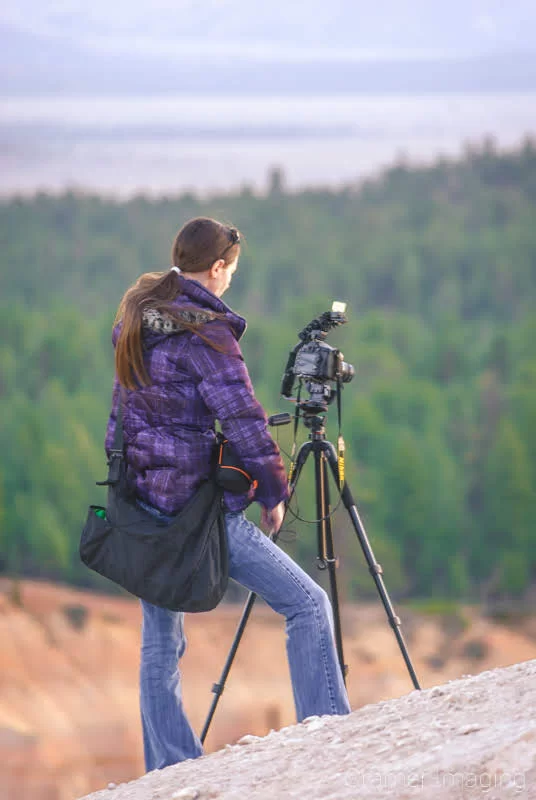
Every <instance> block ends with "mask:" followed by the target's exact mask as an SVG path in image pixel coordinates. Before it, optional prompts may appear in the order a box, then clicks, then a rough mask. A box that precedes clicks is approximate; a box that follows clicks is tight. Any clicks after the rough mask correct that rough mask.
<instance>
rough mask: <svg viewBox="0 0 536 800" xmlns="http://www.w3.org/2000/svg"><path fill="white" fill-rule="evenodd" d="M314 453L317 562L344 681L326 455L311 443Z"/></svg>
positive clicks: (344, 670)
mask: <svg viewBox="0 0 536 800" xmlns="http://www.w3.org/2000/svg"><path fill="white" fill-rule="evenodd" d="M313 449H314V454H315V480H316V518H317V520H318V522H317V528H318V557H319V563H321V562H322V561H323V562H324V565H325V568H327V570H328V576H329V589H330V596H331V605H332V608H333V623H334V629H335V645H336V647H337V656H338V659H339V665H340V668H341V672H342V676H343V679H344V681H345V683H346V673H347V671H348V670H347V667H346V664H345V663H344V653H343V647H342V629H341V615H340V610H339V593H338V589H337V576H336V569H337V563H336V558H335V552H334V547H333V531H332V528H331V517H330V513H331V509H330V506H329V485H328V470H327V463H326V456H325V454H324V450H323V449H321V448H320V447H317V446H315V445H313Z"/></svg>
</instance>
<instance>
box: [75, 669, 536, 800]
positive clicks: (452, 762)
mask: <svg viewBox="0 0 536 800" xmlns="http://www.w3.org/2000/svg"><path fill="white" fill-rule="evenodd" d="M535 711H536V660H533V661H527V662H524V663H521V664H516V665H513V666H511V667H506V668H503V669H496V670H493V671H486V672H483V673H481V674H480V675H477V676H475V677H467V678H462V679H459V680H454V681H449V682H448V683H446V684H444V685H442V686H438V687H435V688H431V689H427V690H423V691H421V692H419V691H413V692H411V693H410V694H407V695H405V696H403V697H400V698H398V699H395V700H389V701H385V702H381V703H376V704H375V705H368V706H365V707H364V708H361V709H359V710H358V711H354V712H353V713H352V714H350V715H349V716H347V717H320V718H319V717H314V718H312V719H311V720H310V721H308V722H305V723H302V724H301V725H293V726H290V727H287V728H284V729H282V730H281V731H279V732H271V733H270V734H268V735H267V736H265V737H263V738H258V737H253V736H245V737H243V739H242V740H241V741H242V744H237V745H234V746H228V747H227V748H225V749H224V750H221V751H219V752H217V753H213V754H212V755H208V756H205V757H203V758H200V759H197V760H195V761H188V762H184V763H183V764H177V765H175V766H172V767H168V768H167V769H164V770H155V771H154V772H151V773H148V774H147V775H145V776H143V777H142V778H140V779H139V780H138V781H133V782H131V783H128V784H122V785H120V786H118V787H113V786H111V787H110V788H108V789H105V790H103V791H99V792H95V793H93V794H91V795H87V796H86V797H87V798H91V800H180V799H181V798H182V799H183V800H187V799H189V800H193V798H199V800H209V798H210V799H211V800H238V798H247V799H248V800H279V799H280V798H300V800H301V798H307V800H317V798H318V800H320V798H321V799H322V800H350V799H351V800H356V799H357V798H360V799H361V798H374V799H375V800H376V799H377V798H379V797H381V798H398V799H399V800H406V799H407V800H409V799H410V798H420V799H424V798H426V800H428V798H434V800H444V799H445V798H457V799H460V800H462V799H463V800H473V798H483V797H485V798H488V800H510V798H520V799H521V798H523V800H525V798H527V799H530V800H532V799H533V798H536V715H535Z"/></svg>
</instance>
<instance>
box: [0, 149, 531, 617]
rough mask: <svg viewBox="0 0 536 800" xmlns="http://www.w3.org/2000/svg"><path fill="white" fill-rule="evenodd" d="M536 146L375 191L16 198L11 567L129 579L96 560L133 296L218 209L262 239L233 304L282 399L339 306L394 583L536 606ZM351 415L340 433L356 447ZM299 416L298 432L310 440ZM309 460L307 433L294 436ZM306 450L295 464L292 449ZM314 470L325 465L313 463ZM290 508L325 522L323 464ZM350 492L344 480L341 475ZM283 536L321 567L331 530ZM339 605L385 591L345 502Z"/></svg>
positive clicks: (7, 373) (1, 498) (8, 431)
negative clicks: (95, 531)
mask: <svg viewBox="0 0 536 800" xmlns="http://www.w3.org/2000/svg"><path fill="white" fill-rule="evenodd" d="M535 211H536V144H535V143H534V142H531V141H530V140H527V141H525V142H524V143H522V144H521V145H520V146H519V147H518V148H517V149H516V150H514V151H510V152H498V151H497V150H496V148H495V147H494V145H493V142H490V141H488V142H485V143H484V144H482V145H481V146H479V147H474V148H471V149H467V150H466V151H465V153H464V155H463V157H460V158H459V159H456V160H447V159H441V160H438V161H437V162H436V163H434V164H433V165H432V166H427V167H414V166H408V165H407V164H405V163H403V162H400V163H398V164H396V165H395V166H393V167H392V168H390V169H387V170H386V171H385V172H384V173H382V174H381V176H379V177H377V178H374V179H370V180H369V181H367V182H365V183H360V184H359V185H358V184H355V185H351V184H349V185H347V186H344V187H341V188H338V189H331V190H328V189H320V188H319V189H310V190H307V191H299V192H289V191H287V190H286V189H285V182H284V176H283V175H281V174H280V173H279V172H277V171H274V172H273V174H272V175H271V182H270V188H269V190H268V191H267V192H265V193H263V194H259V193H256V192H254V191H252V190H251V189H249V188H248V187H244V188H243V189H242V190H240V191H237V192H235V193H232V194H227V195H224V196H223V195H221V196H214V197H211V198H208V199H207V198H201V197H198V196H196V195H194V194H183V195H181V196H177V197H169V198H160V199H151V198H149V197H144V196H139V197H135V198H133V199H131V200H129V201H122V202H120V201H118V200H114V199H111V198H105V197H98V196H90V195H86V194H83V193H76V192H67V193H64V194H62V195H61V196H49V195H46V194H38V195H36V196H35V197H32V198H9V199H6V200H3V201H2V203H1V205H0V240H1V248H0V253H1V270H0V305H1V313H0V330H1V336H0V420H1V422H0V537H1V545H0V574H3V575H7V576H33V577H40V578H50V579H53V580H61V581H63V582H67V583H70V584H73V585H78V586H86V587H93V588H95V589H99V590H110V591H113V586H112V585H111V584H109V583H108V582H106V581H104V579H100V578H99V576H97V575H94V574H93V573H91V572H89V571H88V570H87V568H85V567H84V566H83V564H82V563H81V562H80V559H79V556H78V542H79V537H80V532H81V527H82V524H83V520H84V518H85V514H86V511H87V505H88V503H90V502H95V503H98V502H101V503H102V502H104V500H105V494H104V490H103V489H101V488H98V487H96V486H95V481H96V480H103V479H104V477H105V473H106V465H105V456H104V450H103V440H104V430H105V426H106V422H107V417H108V413H109V404H110V398H111V387H112V378H113V349H112V345H111V328H112V322H113V319H114V316H115V312H116V309H117V305H118V303H119V301H120V299H121V297H122V295H123V293H124V291H125V290H126V289H127V288H128V286H130V285H131V284H132V283H133V282H134V280H135V279H136V278H137V277H138V276H139V275H140V274H141V273H142V272H148V271H154V270H164V269H167V268H168V266H169V264H170V256H169V253H170V248H171V243H172V240H173V238H174V236H175V234H176V232H177V230H178V229H179V228H180V227H181V226H182V224H183V223H184V222H185V221H186V220H188V219H189V218H191V217H193V216H197V215H206V216H213V217H216V218H218V219H221V220H223V221H226V222H229V223H232V224H233V225H236V226H237V227H238V228H239V229H240V230H241V232H242V233H243V234H244V237H245V240H246V242H245V245H244V247H243V250H242V256H241V259H240V266H239V270H238V272H237V274H236V277H235V278H234V280H233V285H232V288H231V289H230V290H229V292H228V293H227V294H226V295H225V300H226V302H228V303H229V305H231V306H232V307H233V308H234V309H235V310H236V311H238V312H239V313H241V314H243V315H244V316H246V317H247V319H248V330H247V332H246V334H245V336H244V338H243V340H242V347H243V352H244V356H245V359H246V362H247V364H248V366H249V370H250V374H251V377H252V380H253V383H254V386H255V389H256V394H257V396H258V397H259V399H260V400H261V402H262V403H263V404H264V406H265V408H266V410H267V412H268V413H269V414H273V413H276V412H281V411H290V412H292V411H293V407H292V406H291V404H290V403H289V402H288V400H285V399H284V398H281V397H280V385H281V377H282V374H283V370H284V367H285V364H286V361H287V357H288V353H289V350H290V349H291V348H292V347H293V346H294V345H295V344H296V342H297V341H298V337H297V334H298V331H300V330H301V329H302V328H303V327H304V326H305V325H306V324H307V323H308V322H309V321H310V320H311V319H312V318H313V317H316V316H318V315H319V314H321V313H322V312H323V311H326V310H328V309H329V308H330V307H331V303H332V301H333V300H342V301H345V302H346V303H347V304H348V311H347V316H348V322H347V324H345V325H341V326H340V327H338V328H337V329H336V330H334V331H332V332H331V333H330V334H329V336H328V340H327V341H328V342H329V344H331V345H332V346H334V347H337V348H340V349H341V350H342V352H343V353H344V358H345V360H346V361H348V362H350V363H351V364H353V365H354V367H355V370H356V375H355V377H354V379H353V380H352V381H351V382H350V383H348V384H346V385H345V387H344V391H343V395H342V401H343V402H342V405H343V433H344V437H345V441H346V476H347V479H348V482H349V485H350V487H351V490H352V494H353V495H354V497H355V499H356V502H357V505H358V508H359V512H360V514H361V517H362V519H363V521H364V523H365V527H366V530H367V533H368V536H369V539H370V543H371V546H372V548H373V550H374V553H375V555H376V557H377V559H378V561H380V563H381V564H382V566H383V569H384V575H385V581H386V585H387V587H388V589H389V590H390V591H391V592H392V593H393V594H395V595H396V596H398V597H401V598H413V599H417V598H432V597H434V598H453V599H464V600H467V601H479V600H482V599H483V598H488V597H492V596H493V597H506V598H514V599H516V601H519V602H523V601H524V600H526V599H527V598H528V597H529V592H530V591H531V589H532V591H534V588H535V586H536V530H535V526H534V519H535V517H536V491H535V485H536V348H535V345H536V214H535ZM336 417H337V414H336V407H335V406H330V410H329V413H328V419H327V434H328V438H330V439H331V440H332V441H335V440H336V437H337V419H336ZM307 435H308V431H307V430H306V429H305V428H299V430H298V442H299V443H300V442H302V441H304V440H306V439H307ZM274 436H275V437H276V438H278V439H279V442H280V444H281V446H282V448H283V449H284V451H285V452H287V453H288V451H289V450H290V447H291V442H292V431H291V430H290V427H287V428H278V429H277V430H274ZM287 464H288V459H287ZM311 472H312V462H311ZM297 494H298V496H297V499H296V502H295V503H294V504H293V511H294V512H295V513H297V514H298V515H299V516H300V517H303V518H305V519H308V520H312V519H314V516H315V507H314V496H313V495H314V482H313V476H312V474H309V467H306V470H305V471H304V474H303V479H300V483H299V486H298V493H297ZM331 496H332V501H333V505H334V506H337V487H336V486H332V487H331ZM286 527H287V529H288V530H286V531H285V533H284V534H283V536H282V539H283V540H284V546H285V548H287V549H289V551H290V552H291V553H293V554H294V555H295V556H296V558H297V559H298V560H299V561H300V563H301V564H302V565H303V566H304V567H305V568H306V569H307V570H308V571H310V572H311V574H315V573H316V569H315V556H316V531H315V526H314V525H313V524H310V523H309V524H308V523H306V522H302V521H300V520H295V519H293V518H292V514H289V515H288V524H287V526H286ZM334 529H335V539H336V551H337V555H338V556H339V557H340V570H339V576H340V582H341V585H342V591H341V594H342V597H343V599H345V600H356V599H360V598H364V597H368V596H371V595H373V594H374V593H375V587H374V584H373V582H372V580H371V578H370V575H369V574H368V571H367V569H366V565H365V563H364V560H363V556H362V554H361V551H360V549H359V545H358V542H357V539H356V537H355V534H354V532H353V529H352V527H351V525H350V523H349V520H348V517H347V515H346V513H345V512H344V509H341V508H340V505H339V507H338V508H336V509H335V510H334Z"/></svg>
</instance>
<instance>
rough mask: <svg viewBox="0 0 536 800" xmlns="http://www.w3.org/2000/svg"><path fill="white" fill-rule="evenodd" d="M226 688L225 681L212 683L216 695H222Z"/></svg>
mask: <svg viewBox="0 0 536 800" xmlns="http://www.w3.org/2000/svg"><path fill="white" fill-rule="evenodd" d="M224 688H225V687H224V685H223V683H213V684H212V691H213V692H214V694H215V695H216V697H221V695H222V694H223V690H224Z"/></svg>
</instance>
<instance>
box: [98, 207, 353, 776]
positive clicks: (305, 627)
mask: <svg viewBox="0 0 536 800" xmlns="http://www.w3.org/2000/svg"><path fill="white" fill-rule="evenodd" d="M239 255H240V234H239V232H238V231H237V230H236V229H235V228H230V227H228V226H226V225H223V224H221V223H219V222H217V221H215V220H212V219H207V218H204V217H201V218H197V219H193V220H191V221H190V222H188V223H187V224H186V225H184V227H183V228H182V229H181V230H180V231H179V233H178V234H177V237H176V239H175V242H174V244H173V249H172V263H173V266H172V267H171V269H170V270H168V271H166V272H163V273H147V274H145V275H142V276H141V277H140V278H139V279H138V281H137V282H136V283H135V284H134V286H132V287H131V288H130V289H129V290H128V291H127V292H126V294H125V296H124V297H123V300H122V301H121V304H120V306H119V310H118V313H117V318H116V324H115V327H114V333H113V342H114V345H115V348H116V351H115V364H116V378H115V383H114V397H113V407H112V413H111V415H110V421H109V424H108V429H107V435H106V449H107V450H110V449H111V447H112V442H113V436H114V429H115V420H116V415H117V407H118V401H119V395H120V385H122V386H123V387H124V388H125V389H126V390H127V391H125V392H123V394H124V396H125V399H124V412H123V413H124V423H123V425H124V436H125V446H126V456H127V461H128V469H129V477H130V479H131V480H132V482H133V484H134V486H135V491H136V496H137V498H138V503H139V504H140V505H141V506H142V507H143V508H145V509H146V510H147V511H148V512H149V513H151V514H153V515H154V516H155V517H158V518H160V519H166V520H167V519H171V517H172V515H173V514H176V513H177V512H178V511H179V510H180V509H181V508H182V507H183V506H184V505H185V504H186V502H187V500H188V499H189V498H190V497H191V496H192V494H193V493H194V492H195V490H196V488H197V486H198V485H199V483H200V482H201V481H202V480H203V479H204V478H206V477H207V476H208V474H209V469H210V459H211V453H212V449H213V446H214V439H215V432H214V424H215V421H216V420H218V421H219V423H220V425H221V428H222V431H223V433H224V435H225V436H226V437H227V439H228V440H229V441H230V442H231V443H232V445H233V446H234V449H235V451H236V453H237V455H238V456H239V457H240V459H241V460H242V462H243V464H244V467H245V468H246V469H247V470H248V472H249V473H250V474H251V475H252V477H253V478H254V480H255V481H256V486H255V488H254V489H251V490H250V492H249V494H247V495H236V494H229V493H227V494H226V497H225V507H226V513H225V520H226V530H227V538H228V546H229V574H230V577H231V578H233V579H234V580H236V581H238V583H240V584H242V585H243V586H245V587H246V588H247V589H249V590H251V591H254V592H256V593H257V594H259V595H260V596H261V597H263V598H264V600H265V601H266V602H267V603H268V604H269V605H270V606H271V607H272V608H273V609H274V610H275V611H277V612H278V613H280V614H283V615H284V616H285V618H286V632H287V654H288V659H289V666H290V673H291V679H292V687H293V692H294V700H295V705H296V714H297V718H298V721H301V720H302V719H304V718H305V717H308V716H311V715H313V714H318V715H321V714H345V713H347V712H348V711H349V710H350V708H349V704H348V698H347V695H346V690H345V687H344V682H343V680H342V676H341V672H340V668H339V665H338V662H337V656H336V652H335V646H334V641H333V630H332V629H333V623H332V617H331V607H330V604H329V600H328V598H327V595H326V593H325V592H324V590H323V589H321V588H320V587H319V586H318V585H317V584H316V583H315V582H314V581H313V580H312V579H311V578H310V577H309V576H308V575H307V574H306V573H305V572H303V570H302V569H301V568H300V567H299V566H297V564H295V563H294V561H292V559H291V558H290V557H289V556H287V555H286V554H285V553H284V552H283V551H282V550H280V549H279V547H277V545H275V544H274V543H273V542H272V541H271V540H270V539H269V538H268V537H267V536H265V535H264V534H263V533H261V531H260V530H259V529H258V528H257V527H256V526H255V525H254V524H253V523H251V522H249V521H248V520H247V519H246V517H245V516H244V509H245V508H246V507H247V506H248V505H249V504H250V503H251V502H252V501H253V500H254V501H256V502H258V503H260V505H261V507H262V516H261V519H262V522H261V524H262V526H263V527H264V528H266V529H267V530H268V531H269V532H272V531H277V530H278V529H279V527H280V525H281V523H282V520H283V515H284V509H285V500H286V499H287V498H288V487H287V481H286V478H285V470H284V466H283V462H282V460H281V456H280V453H279V450H278V448H277V445H276V444H275V442H274V441H273V439H272V437H271V436H270V434H269V433H268V431H267V421H266V415H265V413H264V411H263V409H262V406H261V405H260V403H259V402H258V401H257V400H256V399H255V395H254V393H253V388H252V385H251V381H250V378H249V375H248V372H247V369H246V366H245V364H244V361H243V358H242V354H241V352H240V347H239V344H238V341H239V339H240V337H241V336H242V334H243V333H244V330H245V328H246V322H245V320H244V319H243V318H242V317H240V316H238V314H235V313H234V312H233V311H232V310H231V309H230V308H229V307H228V306H226V305H225V303H223V301H222V300H221V299H220V298H221V296H222V295H223V294H224V292H225V291H226V290H227V289H228V287H229V285H230V283H231V279H232V276H233V274H234V272H235V271H236V268H237V265H238V258H239ZM141 605H142V610H143V623H142V651H141V665H140V706H141V719H142V729H143V743H144V753H145V764H146V768H147V770H148V771H149V770H153V769H161V768H163V767H166V766H168V765H170V764H174V763H176V762H178V761H183V760H185V759H188V758H195V757H197V756H199V755H201V754H202V752H203V751H202V747H201V743H200V741H199V739H198V737H197V736H196V735H195V733H194V732H193V730H192V728H191V726H190V724H189V722H188V720H187V718H186V716H185V713H184V709H183V705H182V700H181V689H180V674H179V671H178V668H177V662H178V660H179V659H180V658H181V656H182V655H183V653H184V649H185V646H186V640H185V638H184V633H183V614H182V613H180V612H173V611H168V610H166V609H162V608H159V607H157V606H153V605H151V604H150V603H147V602H145V601H143V600H142V601H141Z"/></svg>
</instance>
